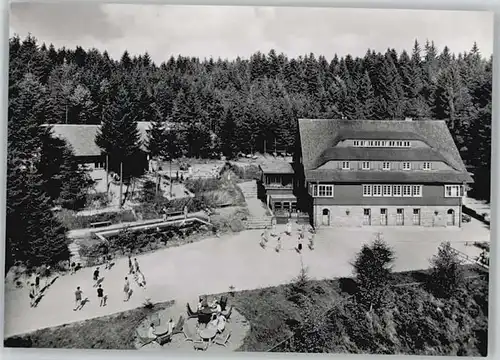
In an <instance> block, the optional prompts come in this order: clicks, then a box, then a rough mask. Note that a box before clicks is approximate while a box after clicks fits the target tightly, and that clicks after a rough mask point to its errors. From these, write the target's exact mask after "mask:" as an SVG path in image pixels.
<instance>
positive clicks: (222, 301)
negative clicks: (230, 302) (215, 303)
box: [219, 295, 227, 311]
mask: <svg viewBox="0 0 500 360" xmlns="http://www.w3.org/2000/svg"><path fill="white" fill-rule="evenodd" d="M219 305H220V309H221V311H226V307H227V296H224V295H223V296H221V297H220V301H219Z"/></svg>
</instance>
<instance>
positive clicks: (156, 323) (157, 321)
mask: <svg viewBox="0 0 500 360" xmlns="http://www.w3.org/2000/svg"><path fill="white" fill-rule="evenodd" d="M149 323H150V324H153V325H154V326H160V315H159V314H158V313H154V314H153V315H151V316H150V317H149Z"/></svg>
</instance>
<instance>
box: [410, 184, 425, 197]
mask: <svg viewBox="0 0 500 360" xmlns="http://www.w3.org/2000/svg"><path fill="white" fill-rule="evenodd" d="M411 196H413V197H421V196H422V185H412V186H411Z"/></svg>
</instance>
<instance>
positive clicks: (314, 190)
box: [311, 185, 318, 197]
mask: <svg viewBox="0 0 500 360" xmlns="http://www.w3.org/2000/svg"><path fill="white" fill-rule="evenodd" d="M311 195H312V196H313V197H316V196H318V185H311Z"/></svg>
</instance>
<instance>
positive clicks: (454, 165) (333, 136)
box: [294, 119, 472, 227]
mask: <svg viewBox="0 0 500 360" xmlns="http://www.w3.org/2000/svg"><path fill="white" fill-rule="evenodd" d="M299 144H300V149H299V151H298V152H297V154H296V156H295V161H296V165H295V168H296V169H297V170H296V175H295V176H296V177H298V180H299V181H298V189H296V190H295V191H294V192H295V193H297V194H302V195H299V196H305V197H307V198H308V199H309V212H310V214H311V222H312V224H313V225H314V226H315V227H321V226H385V225H387V226H429V227H432V226H452V227H456V226H460V223H461V211H462V210H461V209H462V201H463V197H464V196H465V191H466V189H465V187H466V184H467V183H471V182H472V178H471V176H470V175H469V173H468V172H467V170H466V169H465V166H464V163H463V161H462V159H461V157H460V154H459V152H458V149H457V147H456V145H455V143H454V141H453V139H452V137H451V134H450V132H449V130H448V128H447V126H446V124H445V122H444V121H437V120H414V121H412V120H404V121H402V120H387V121H385V120H384V121H380V120H330V119H301V120H299Z"/></svg>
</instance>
